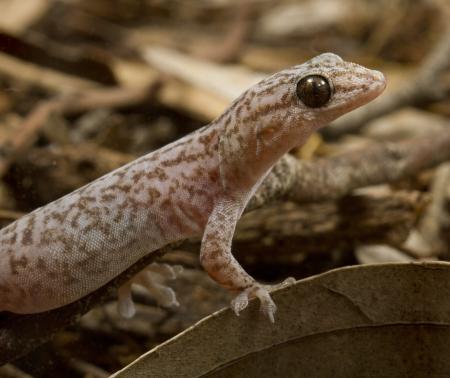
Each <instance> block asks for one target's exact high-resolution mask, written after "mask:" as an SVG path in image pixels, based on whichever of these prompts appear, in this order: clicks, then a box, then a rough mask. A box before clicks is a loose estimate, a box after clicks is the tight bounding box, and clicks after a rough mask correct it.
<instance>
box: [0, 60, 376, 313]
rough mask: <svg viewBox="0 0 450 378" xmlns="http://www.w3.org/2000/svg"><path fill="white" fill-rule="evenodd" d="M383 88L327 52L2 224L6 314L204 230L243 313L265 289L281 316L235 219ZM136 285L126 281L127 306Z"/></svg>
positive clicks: (44, 304)
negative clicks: (324, 93)
mask: <svg viewBox="0 0 450 378" xmlns="http://www.w3.org/2000/svg"><path fill="white" fill-rule="evenodd" d="M311 74H319V75H321V76H323V77H325V78H326V79H327V80H328V82H329V83H330V85H331V87H332V88H333V93H332V95H331V98H330V100H329V101H328V103H326V104H325V105H324V106H321V107H317V108H310V107H308V106H306V105H305V104H304V103H303V102H302V101H300V99H299V98H298V96H297V94H296V85H297V82H298V81H299V80H300V79H301V78H303V77H305V76H307V75H311ZM384 87H385V80H384V77H383V75H382V74H381V73H380V72H377V71H372V70H368V69H366V68H364V67H361V66H358V65H356V64H353V63H348V62H345V61H343V60H342V59H341V58H339V57H338V56H336V55H334V54H329V53H328V54H322V55H320V56H317V57H316V58H314V59H312V60H310V61H308V62H306V63H304V64H302V65H298V66H295V67H292V68H290V69H286V70H283V71H281V72H278V73H276V74H274V75H273V76H270V77H268V78H267V79H265V80H263V81H261V82H259V83H258V84H256V85H254V86H253V87H251V88H250V89H248V90H247V91H246V92H244V93H243V94H242V95H241V96H240V97H239V98H238V99H237V100H235V101H234V102H233V104H232V105H231V106H230V107H229V108H228V110H226V111H225V112H224V113H223V114H222V115H221V116H220V117H219V118H218V119H216V120H215V121H213V122H212V123H210V124H209V125H207V126H205V127H203V128H201V129H199V130H197V131H195V132H193V133H191V134H189V135H187V136H185V137H184V138H182V139H180V140H178V141H176V142H174V143H172V144H169V145H168V146H166V147H163V148H161V149H159V150H157V151H155V152H152V153H150V154H148V155H146V156H143V157H141V158H139V159H137V160H135V161H133V162H131V163H129V164H127V165H125V166H123V167H121V168H119V169H117V170H115V171H113V172H111V173H109V174H107V175H105V176H103V177H101V178H99V179H98V180H96V181H94V182H92V183H90V184H88V185H86V186H84V187H82V188H80V189H78V190H76V191H74V192H72V193H70V194H68V195H66V196H65V197H62V198H60V199H58V200H56V201H54V202H52V203H50V204H48V205H46V206H44V207H42V208H39V209H37V210H35V211H33V212H32V213H30V214H28V215H26V216H24V217H23V218H21V219H19V220H17V221H16V222H14V223H12V224H10V225H9V226H7V227H5V228H4V229H2V230H1V231H0V243H1V244H0V245H1V249H0V311H11V312H15V313H22V314H25V313H36V312H41V311H46V310H50V309H53V308H56V307H60V306H63V305H65V304H68V303H71V302H73V301H75V300H77V299H79V298H81V297H83V296H85V295H87V294H89V293H90V292H92V291H94V290H96V289H98V288H99V287H101V286H103V285H105V284H106V283H107V282H109V281H110V280H111V279H112V278H114V277H115V276H117V275H119V274H120V273H121V272H123V271H124V270H126V269H127V268H128V267H129V266H131V265H132V264H134V263H135V262H136V261H137V260H139V259H140V258H141V257H143V256H144V255H146V254H148V253H151V252H152V251H154V250H157V249H159V248H161V247H163V246H164V245H166V244H169V243H172V242H175V241H177V240H181V239H185V238H187V237H191V236H195V235H201V234H203V239H202V246H201V252H200V260H201V263H202V265H203V267H204V268H205V270H206V271H207V272H208V274H209V275H210V276H211V277H212V278H213V279H214V280H216V281H217V282H218V283H220V284H221V285H222V286H224V287H226V288H228V289H230V290H232V291H234V292H237V296H236V298H235V299H234V300H233V301H232V307H233V309H234V311H235V312H236V314H239V312H240V311H241V310H242V309H243V308H245V307H246V306H247V303H248V299H249V298H251V297H255V296H256V297H258V298H259V299H260V300H261V304H262V306H261V308H262V311H263V312H264V313H265V314H266V316H268V317H269V318H270V319H271V320H272V321H273V319H274V313H275V310H276V307H275V304H274V303H273V301H272V299H271V298H270V294H269V289H268V288H267V287H265V286H263V285H260V284H258V283H257V282H256V281H255V280H254V279H253V278H252V277H251V276H250V275H248V274H247V273H246V272H245V271H244V269H243V268H242V267H241V266H240V265H239V263H238V262H237V261H236V260H235V259H234V257H233V255H232V254H231V240H232V237H233V233H234V230H235V226H236V222H237V220H238V219H239V217H240V216H241V214H242V212H243V210H244V208H245V205H246V204H247V202H248V200H249V199H250V197H251V196H252V194H253V193H254V192H255V190H256V189H257V187H258V186H259V184H260V183H261V181H262V180H263V179H264V177H265V176H266V175H267V173H268V172H269V171H270V169H271V167H272V166H273V165H274V164H275V162H276V161H277V160H278V159H279V158H280V157H281V156H282V155H283V154H285V153H286V152H288V151H289V150H290V149H291V148H293V147H295V146H300V145H302V144H303V143H304V142H305V141H306V139H307V138H308V137H309V135H310V134H311V133H312V132H314V131H315V130H317V129H318V128H319V127H322V126H324V125H326V124H327V123H329V122H330V121H332V120H334V119H335V118H337V117H339V116H341V115H342V114H344V113H346V112H348V111H350V110H352V109H354V108H356V107H358V106H361V105H363V104H365V103H367V102H369V101H371V100H372V99H374V98H375V97H377V96H378V95H379V94H380V93H381V92H382V91H383V89H384ZM155 269H156V268H153V269H151V270H152V271H153V272H155ZM157 270H158V271H160V272H161V271H162V270H164V269H161V268H157ZM147 273H148V272H147ZM143 274H145V273H140V275H139V277H138V278H139V282H140V283H141V284H142V282H143V281H145V280H146V278H145V277H144V276H143ZM148 274H150V275H151V274H152V273H148ZM154 274H155V275H156V276H157V275H159V273H154ZM147 281H148V285H147V286H152V284H151V282H150V281H151V278H149V277H147ZM149 282H150V283H149ZM130 286H131V284H130V283H128V284H127V285H126V287H125V289H124V290H122V296H123V297H124V298H126V299H127V300H128V302H127V303H128V305H124V308H125V310H124V311H122V312H123V313H125V314H128V315H131V314H132V310H130V308H129V306H131V304H130V303H129V302H130V301H129V287H130ZM158 287H159V286H158ZM153 289H155V287H153ZM168 294H169V297H170V292H169V293H168ZM174 301H175V299H174V298H173V300H172V302H174ZM169 302H170V300H169Z"/></svg>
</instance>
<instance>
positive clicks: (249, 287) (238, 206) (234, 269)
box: [200, 198, 277, 322]
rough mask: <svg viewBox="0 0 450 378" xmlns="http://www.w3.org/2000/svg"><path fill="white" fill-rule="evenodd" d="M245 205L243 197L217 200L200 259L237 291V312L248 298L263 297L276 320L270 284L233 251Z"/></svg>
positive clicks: (263, 305) (265, 310) (234, 305)
mask: <svg viewBox="0 0 450 378" xmlns="http://www.w3.org/2000/svg"><path fill="white" fill-rule="evenodd" d="M243 207H244V204H243V203H242V201H239V200H235V199H233V198H226V199H220V200H218V201H217V202H216V204H215V206H214V209H213V211H212V213H211V215H210V217H209V219H208V222H207V225H206V228H205V232H204V235H203V239H202V246H201V251H200V262H201V263H202V265H203V267H204V269H205V270H206V271H207V273H208V274H209V275H210V277H211V278H213V279H214V280H215V281H217V282H218V283H219V284H221V285H222V286H223V287H225V288H227V289H229V290H231V291H235V292H238V294H237V296H236V297H235V298H234V299H233V300H232V302H231V307H232V309H233V310H234V312H235V313H236V315H239V313H240V312H241V311H242V310H243V309H244V308H245V307H247V305H248V300H249V299H251V298H254V297H257V298H258V299H259V300H260V301H261V311H262V312H263V313H264V314H265V315H266V316H267V317H268V318H269V319H270V321H271V322H274V314H275V311H276V309H277V308H276V305H275V303H274V302H273V300H272V298H271V297H270V294H269V290H268V288H269V287H268V286H266V285H261V284H259V283H258V282H256V281H255V280H254V279H253V278H252V277H251V276H250V275H249V274H248V273H247V272H246V271H245V270H244V269H243V268H242V267H241V265H240V264H239V263H238V262H237V261H236V259H235V258H234V256H233V255H232V253H231V241H232V239H233V234H234V230H235V228H236V222H237V221H238V219H239V217H240V216H241V214H242V209H243Z"/></svg>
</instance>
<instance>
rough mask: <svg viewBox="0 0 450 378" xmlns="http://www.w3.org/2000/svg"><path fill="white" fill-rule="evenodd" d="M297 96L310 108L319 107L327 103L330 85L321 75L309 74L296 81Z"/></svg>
mask: <svg viewBox="0 0 450 378" xmlns="http://www.w3.org/2000/svg"><path fill="white" fill-rule="evenodd" d="M297 96H298V98H299V99H300V101H301V102H303V103H304V104H305V105H306V106H309V107H310V108H320V107H321V106H324V105H326V104H327V103H328V101H329V100H330V97H331V86H330V84H329V83H328V80H327V79H326V78H324V77H323V76H321V75H309V76H305V77H304V78H302V79H301V80H300V81H299V82H298V83H297Z"/></svg>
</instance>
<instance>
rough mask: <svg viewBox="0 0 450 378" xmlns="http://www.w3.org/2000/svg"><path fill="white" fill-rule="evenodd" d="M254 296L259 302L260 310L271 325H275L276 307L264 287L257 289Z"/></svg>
mask: <svg viewBox="0 0 450 378" xmlns="http://www.w3.org/2000/svg"><path fill="white" fill-rule="evenodd" d="M255 296H256V297H258V299H259V301H260V302H261V307H260V310H261V312H262V313H263V314H264V316H266V317H267V318H269V320H270V321H271V322H272V323H275V312H276V311H277V305H276V304H275V302H274V301H273V300H272V298H271V296H270V294H269V291H268V290H267V289H266V288H264V287H259V288H258V289H256V291H255Z"/></svg>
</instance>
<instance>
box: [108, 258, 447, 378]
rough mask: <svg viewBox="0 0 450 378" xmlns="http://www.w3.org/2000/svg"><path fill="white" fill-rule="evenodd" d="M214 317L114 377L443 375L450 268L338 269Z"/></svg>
mask: <svg viewBox="0 0 450 378" xmlns="http://www.w3.org/2000/svg"><path fill="white" fill-rule="evenodd" d="M273 298H274V300H275V302H276V303H277V305H278V312H277V317H276V322H275V324H270V323H269V322H267V320H266V319H264V318H263V317H262V316H260V315H259V313H258V303H256V301H252V303H251V305H250V306H249V309H248V310H246V311H244V312H243V313H242V314H241V316H240V317H236V316H235V315H234V314H233V313H232V312H231V310H229V309H226V310H222V311H219V312H217V313H215V314H213V315H211V316H209V317H208V318H205V319H203V320H202V321H200V322H199V323H197V324H196V325H195V326H193V327H192V328H190V329H188V330H186V331H185V332H183V333H181V334H180V335H178V336H176V337H175V338H173V339H171V340H169V341H168V342H166V343H163V344H162V345H160V346H158V347H156V348H154V349H153V350H151V351H149V352H148V353H146V354H145V355H143V356H142V357H140V358H139V359H137V360H136V361H134V362H133V363H131V364H130V365H128V366H127V367H125V368H124V369H123V370H121V371H120V372H117V373H116V374H114V375H113V376H112V377H114V378H119V377H120V378H128V377H205V376H208V377H244V376H245V377H262V376H264V377H274V376H277V377H299V376H301V377H405V376H408V377H409V376H414V377H425V376H435V377H436V376H449V374H450V359H449V358H448V355H449V352H450V350H449V349H450V347H449V345H450V343H449V338H450V300H449V298H450V264H448V263H436V262H434V263H410V264H380V265H369V266H357V267H348V268H341V269H337V270H334V271H331V272H328V273H325V274H322V275H319V276H316V277H313V278H309V279H305V280H302V281H299V282H297V283H296V284H294V285H292V286H290V287H286V288H283V289H281V290H278V291H276V292H274V293H273Z"/></svg>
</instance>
